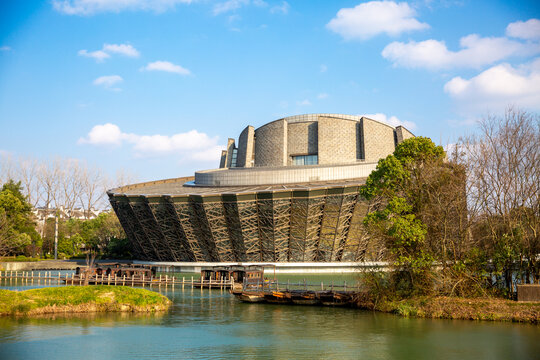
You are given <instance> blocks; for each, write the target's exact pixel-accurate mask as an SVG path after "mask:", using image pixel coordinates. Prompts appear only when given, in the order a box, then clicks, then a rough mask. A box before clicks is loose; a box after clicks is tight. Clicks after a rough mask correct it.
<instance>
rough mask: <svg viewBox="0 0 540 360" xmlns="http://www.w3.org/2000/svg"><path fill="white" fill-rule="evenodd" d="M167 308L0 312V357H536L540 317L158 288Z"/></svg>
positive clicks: (538, 343)
mask: <svg viewBox="0 0 540 360" xmlns="http://www.w3.org/2000/svg"><path fill="white" fill-rule="evenodd" d="M156 291H159V292H161V293H163V294H164V295H166V296H168V297H169V298H170V299H171V300H173V306H172V307H171V309H170V310H169V311H168V312H167V313H165V314H162V315H155V314H154V315H152V314H143V315H136V314H123V313H122V314H119V313H112V314H78V315H70V316H65V315H61V316H60V315H54V316H42V317H38V318H14V317H4V318H0V359H77V360H79V359H81V360H82V359H112V358H114V359H156V358H180V359H238V358H240V359H259V358H262V359H293V358H296V359H359V358H367V359H434V358H436V359H460V360H462V359H509V358H511V359H532V358H535V357H536V356H537V355H538V353H539V352H540V342H539V341H538V339H539V338H540V327H538V326H534V325H524V324H511V323H490V322H473V321H451V320H425V319H407V318H400V317H397V316H394V315H389V314H380V313H372V312H366V311H360V310H355V309H350V308H329V307H311V306H305V307H303V306H283V305H271V304H244V303H241V302H239V301H237V300H236V299H235V298H234V297H233V296H231V295H230V294H229V293H228V292H227V291H221V290H207V289H204V290H202V291H201V290H200V289H193V290H192V289H189V288H187V289H184V290H181V289H175V291H171V289H167V290H165V289H163V288H161V289H156Z"/></svg>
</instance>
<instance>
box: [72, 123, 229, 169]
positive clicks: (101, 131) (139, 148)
mask: <svg viewBox="0 0 540 360" xmlns="http://www.w3.org/2000/svg"><path fill="white" fill-rule="evenodd" d="M217 142H218V137H213V138H212V137H209V136H208V135H207V134H205V133H201V132H198V131H197V130H191V131H188V132H185V133H178V134H174V135H171V136H169V135H138V134H132V133H125V132H122V131H121V130H120V127H119V126H118V125H115V124H111V123H107V124H103V125H96V126H94V127H93V128H92V129H91V130H90V132H89V133H88V135H87V136H86V137H84V138H80V139H79V141H78V143H79V144H90V145H94V146H115V147H119V146H122V145H124V144H127V145H129V146H131V148H132V150H133V151H134V154H135V156H137V157H147V156H163V155H170V154H180V155H183V156H184V157H185V158H187V159H192V160H200V161H217V160H219V155H220V153H221V150H223V149H224V146H220V145H218V143H217Z"/></svg>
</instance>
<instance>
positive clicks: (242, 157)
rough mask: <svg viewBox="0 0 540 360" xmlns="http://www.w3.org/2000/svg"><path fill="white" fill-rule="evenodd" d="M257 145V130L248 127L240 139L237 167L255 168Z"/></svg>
mask: <svg viewBox="0 0 540 360" xmlns="http://www.w3.org/2000/svg"><path fill="white" fill-rule="evenodd" d="M254 145H255V130H254V128H253V126H251V125H249V126H247V127H246V128H245V129H244V130H243V131H242V132H241V133H240V136H239V137H238V153H237V157H236V167H252V166H253V162H252V160H253V147H254Z"/></svg>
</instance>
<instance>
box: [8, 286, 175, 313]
mask: <svg viewBox="0 0 540 360" xmlns="http://www.w3.org/2000/svg"><path fill="white" fill-rule="evenodd" d="M170 304H171V301H170V300H169V299H167V297H165V296H163V295H161V294H158V293H156V292H154V291H150V290H146V289H136V288H130V287H118V286H107V285H99V286H62V287H52V288H39V289H31V290H25V291H11V290H0V315H28V316H32V315H41V314H52V313H93V312H160V311H165V310H167V309H168V308H169V306H170Z"/></svg>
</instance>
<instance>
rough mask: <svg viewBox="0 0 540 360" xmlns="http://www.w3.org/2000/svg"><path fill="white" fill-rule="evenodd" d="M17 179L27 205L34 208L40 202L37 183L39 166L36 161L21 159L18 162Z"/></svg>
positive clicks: (39, 185)
mask: <svg viewBox="0 0 540 360" xmlns="http://www.w3.org/2000/svg"><path fill="white" fill-rule="evenodd" d="M18 164H19V167H18V169H17V170H18V171H17V173H18V177H17V178H18V179H19V180H20V181H21V183H22V185H23V187H24V191H25V192H26V198H27V200H28V203H29V204H30V205H32V207H33V208H36V207H37V206H38V204H39V203H40V202H41V196H42V191H41V184H40V182H39V176H38V175H39V168H40V164H39V162H38V161H37V160H36V159H32V158H25V159H23V158H21V159H19V161H18Z"/></svg>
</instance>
